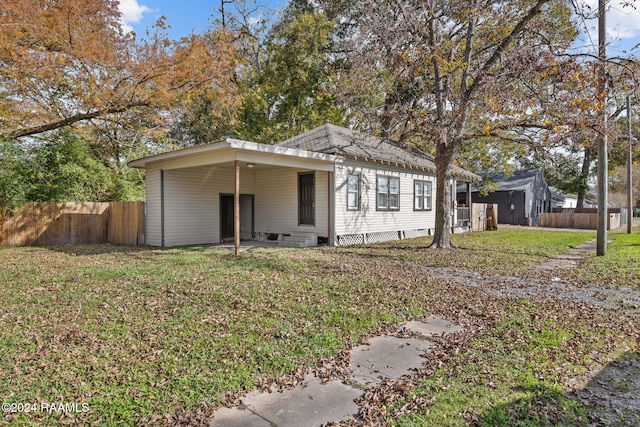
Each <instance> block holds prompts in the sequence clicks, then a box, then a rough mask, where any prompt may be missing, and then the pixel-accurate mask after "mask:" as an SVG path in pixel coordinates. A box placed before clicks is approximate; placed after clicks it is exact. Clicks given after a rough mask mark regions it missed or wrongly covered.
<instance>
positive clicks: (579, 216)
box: [538, 209, 620, 230]
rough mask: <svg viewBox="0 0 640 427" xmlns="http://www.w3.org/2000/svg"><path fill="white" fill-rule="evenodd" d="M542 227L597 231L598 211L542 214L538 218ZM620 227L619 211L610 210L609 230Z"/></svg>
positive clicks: (585, 210)
mask: <svg viewBox="0 0 640 427" xmlns="http://www.w3.org/2000/svg"><path fill="white" fill-rule="evenodd" d="M538 225H539V226H540V227H549V228H575V229H581V230H595V229H597V225H598V214H597V213H596V209H567V210H566V211H563V212H551V213H541V214H540V216H539V217H538ZM618 227H620V213H619V210H616V209H609V218H608V219H607V229H608V230H611V229H615V228H618Z"/></svg>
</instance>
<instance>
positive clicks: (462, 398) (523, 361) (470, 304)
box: [0, 230, 640, 426]
mask: <svg viewBox="0 0 640 427" xmlns="http://www.w3.org/2000/svg"><path fill="white" fill-rule="evenodd" d="M611 236H612V237H613V238H614V241H613V243H612V244H611V245H610V250H609V256H608V257H607V258H606V259H604V260H601V259H596V258H594V257H589V258H588V259H585V260H584V261H583V262H582V264H581V265H580V266H579V267H578V268H577V269H575V270H572V271H564V272H562V282H561V283H560V284H562V283H564V282H565V280H566V286H573V287H575V288H580V287H588V289H591V288H590V287H593V286H597V287H599V288H603V289H604V288H607V289H610V290H619V289H627V291H628V290H629V289H631V290H634V289H635V290H637V289H639V288H640V285H639V283H640V280H639V277H640V271H639V268H640V267H639V264H640V263H639V262H638V260H639V259H640V234H638V232H637V231H636V233H635V234H633V235H631V236H626V235H622V234H619V235H611ZM591 238H593V235H592V234H590V233H563V232H556V231H538V230H535V231H529V230H500V231H497V232H483V233H473V234H467V235H461V236H455V240H454V243H455V244H456V245H457V246H458V249H454V250H444V251H434V250H426V249H425V248H426V246H427V245H428V244H429V240H428V239H414V240H407V241H400V242H392V243H386V244H379V245H375V246H372V247H347V248H324V249H312V250H282V249H255V250H253V251H251V252H248V253H244V254H242V255H241V256H240V257H237V258H236V257H234V256H233V255H230V254H229V253H226V252H222V251H219V250H215V249H211V248H202V247H190V248H177V249H151V248H130V247H120V246H109V245H98V246H92V245H85V246H65V247H52V248H13V249H3V250H0V265H1V266H2V269H1V270H0V284H1V285H0V286H1V289H2V294H3V299H2V300H3V304H2V309H1V311H0V325H1V326H2V328H1V329H0V396H2V398H3V399H2V400H3V402H8V403H16V404H18V403H22V404H25V403H29V404H33V403H35V404H37V405H38V407H37V409H38V410H36V411H34V412H29V413H24V412H12V411H4V412H3V414H2V417H3V418H2V420H4V421H5V422H10V423H11V424H15V425H38V424H41V425H56V424H61V423H69V424H82V425H86V424H93V425H115V424H118V425H121V424H124V425H131V424H138V425H158V424H169V425H171V424H177V423H183V424H190V425H196V424H198V423H201V424H205V425H206V421H207V419H208V418H209V417H210V416H211V414H212V413H213V411H214V410H215V408H216V407H219V406H220V405H222V404H224V403H225V402H228V401H233V400H234V399H235V398H236V397H237V396H238V395H239V394H242V393H243V392H245V391H248V390H251V389H254V388H255V387H260V386H265V385H266V384H269V383H271V382H273V381H279V382H280V383H284V384H286V383H287V382H289V381H295V377H296V376H300V375H301V374H302V373H303V372H304V371H305V370H310V369H313V368H314V367H316V366H319V365H321V364H322V363H324V362H325V361H326V360H327V359H332V358H335V359H339V358H340V357H341V355H342V356H343V355H344V354H345V350H346V349H348V348H350V347H352V346H354V345H356V344H357V343H358V342H359V341H361V340H362V339H363V338H365V337H367V336H371V335H373V334H376V333H380V332H382V331H386V330H395V328H396V327H397V325H398V324H399V322H401V321H402V320H407V319H419V318H422V317H426V316H428V315H431V314H439V315H443V316H446V317H448V318H450V319H452V320H455V321H458V322H462V323H464V324H465V325H467V326H468V327H467V328H466V330H465V332H464V333H461V334H459V335H456V336H454V337H453V338H452V339H451V340H448V341H446V342H445V341H442V342H441V343H440V344H439V345H438V346H437V348H436V351H434V354H433V357H430V358H428V359H426V360H425V367H424V369H422V370H421V371H420V372H418V373H417V375H416V376H415V377H414V378H411V379H408V380H407V381H403V382H400V383H397V384H386V385H384V386H382V387H379V388H377V389H374V390H371V391H369V392H368V393H367V394H366V395H365V398H364V399H363V401H362V404H363V410H362V411H361V413H360V414H359V419H358V420H356V421H355V424H358V425H376V424H377V425H402V426H410V425H415V426H418V425H528V426H533V425H588V424H589V423H594V425H597V423H598V422H599V420H608V419H609V418H607V417H610V416H611V414H612V413H613V414H617V413H616V412H615V410H616V409H617V407H614V408H608V407H605V406H597V405H593V404H590V403H589V402H590V400H589V399H593V394H591V395H590V394H589V393H588V392H589V390H590V389H589V387H588V384H589V382H590V381H591V383H592V384H598V383H597V381H598V376H597V375H596V374H597V373H598V372H599V370H600V369H602V368H604V367H607V366H609V367H611V366H616V363H611V362H612V361H614V360H616V359H617V358H619V357H621V359H619V360H620V362H617V363H618V364H620V363H622V361H624V363H627V364H628V363H632V362H628V360H631V361H633V360H635V359H634V358H636V359H637V353H638V350H639V349H638V331H639V330H640V325H639V322H638V320H639V318H640V310H638V309H637V308H635V307H633V306H629V305H625V304H624V303H623V302H620V303H619V304H616V305H615V306H611V305H605V304H596V303H593V302H592V301H591V302H590V301H588V300H586V301H584V300H579V299H578V300H575V299H572V297H571V295H573V294H569V296H568V297H565V298H557V297H556V296H555V295H554V293H553V292H549V289H553V288H546V287H544V286H545V284H546V283H550V281H553V280H554V278H555V276H557V275H554V274H553V273H554V272H551V273H540V272H536V271H535V269H534V268H533V267H535V266H536V265H537V264H539V263H541V262H544V261H545V260H546V259H548V258H549V257H551V256H553V255H556V254H559V253H562V252H564V251H565V250H566V249H567V248H569V247H574V246H576V245H579V244H580V243H583V242H585V241H587V240H589V239H591ZM552 276H553V277H552ZM505 278H506V279H505ZM471 282H474V283H471ZM496 282H501V283H496ZM553 283H554V285H555V286H559V282H557V281H555V282H553ZM514 286H515V287H522V288H527V289H529V288H531V287H535V289H537V291H536V292H529V293H526V294H521V293H509V292H497V291H496V290H498V289H505V288H511V287H514ZM337 366H341V365H340V364H337ZM603 372H606V371H603ZM603 378H604V377H603ZM593 381H596V382H595V383H594V382H593ZM618 385H619V387H618V388H619V389H620V391H621V392H624V391H625V390H623V389H624V388H625V387H626V388H630V389H633V387H635V385H634V383H632V382H630V381H626V382H625V381H624V380H623V381H622V382H619V384H618ZM596 392H597V391H595V392H594V393H596ZM74 402H75V403H78V404H79V405H81V404H86V408H87V411H86V412H83V411H82V410H81V411H77V412H65V411H44V410H42V408H43V406H41V405H42V404H48V403H74ZM81 408H82V409H84V408H85V407H81ZM625 417H626V418H625ZM629 419H631V418H630V415H628V414H627V415H625V414H622V415H620V416H618V417H617V418H616V420H617V421H619V422H622V423H623V424H622V425H633V424H624V423H625V422H627V423H628V420H629Z"/></svg>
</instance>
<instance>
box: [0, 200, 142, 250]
mask: <svg viewBox="0 0 640 427" xmlns="http://www.w3.org/2000/svg"><path fill="white" fill-rule="evenodd" d="M77 243H114V244H120V245H141V244H144V202H110V203H101V202H65V203H55V202H41V203H35V202H34V203H27V204H26V205H25V206H24V207H23V208H22V209H19V210H17V211H15V212H12V213H10V214H8V215H4V216H2V215H0V247H3V246H50V245H65V244H77Z"/></svg>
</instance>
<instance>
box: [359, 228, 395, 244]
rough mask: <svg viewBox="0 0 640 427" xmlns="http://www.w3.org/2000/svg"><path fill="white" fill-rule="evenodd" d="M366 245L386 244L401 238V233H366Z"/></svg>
mask: <svg viewBox="0 0 640 427" xmlns="http://www.w3.org/2000/svg"><path fill="white" fill-rule="evenodd" d="M366 237H367V243H379V242H388V241H390V240H399V239H401V238H402V231H381V232H378V233H367V236H366Z"/></svg>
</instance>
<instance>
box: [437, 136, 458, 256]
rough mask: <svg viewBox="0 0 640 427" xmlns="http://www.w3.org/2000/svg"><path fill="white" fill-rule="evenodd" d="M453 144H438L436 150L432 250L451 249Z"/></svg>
mask: <svg viewBox="0 0 640 427" xmlns="http://www.w3.org/2000/svg"><path fill="white" fill-rule="evenodd" d="M456 146H457V145H454V144H445V143H438V146H437V149H436V161H435V163H436V228H435V231H434V234H433V243H432V244H431V247H432V248H438V249H444V248H451V247H452V245H451V191H450V185H449V179H450V176H449V168H450V166H451V162H452V160H453V155H454V153H455V150H456Z"/></svg>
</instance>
